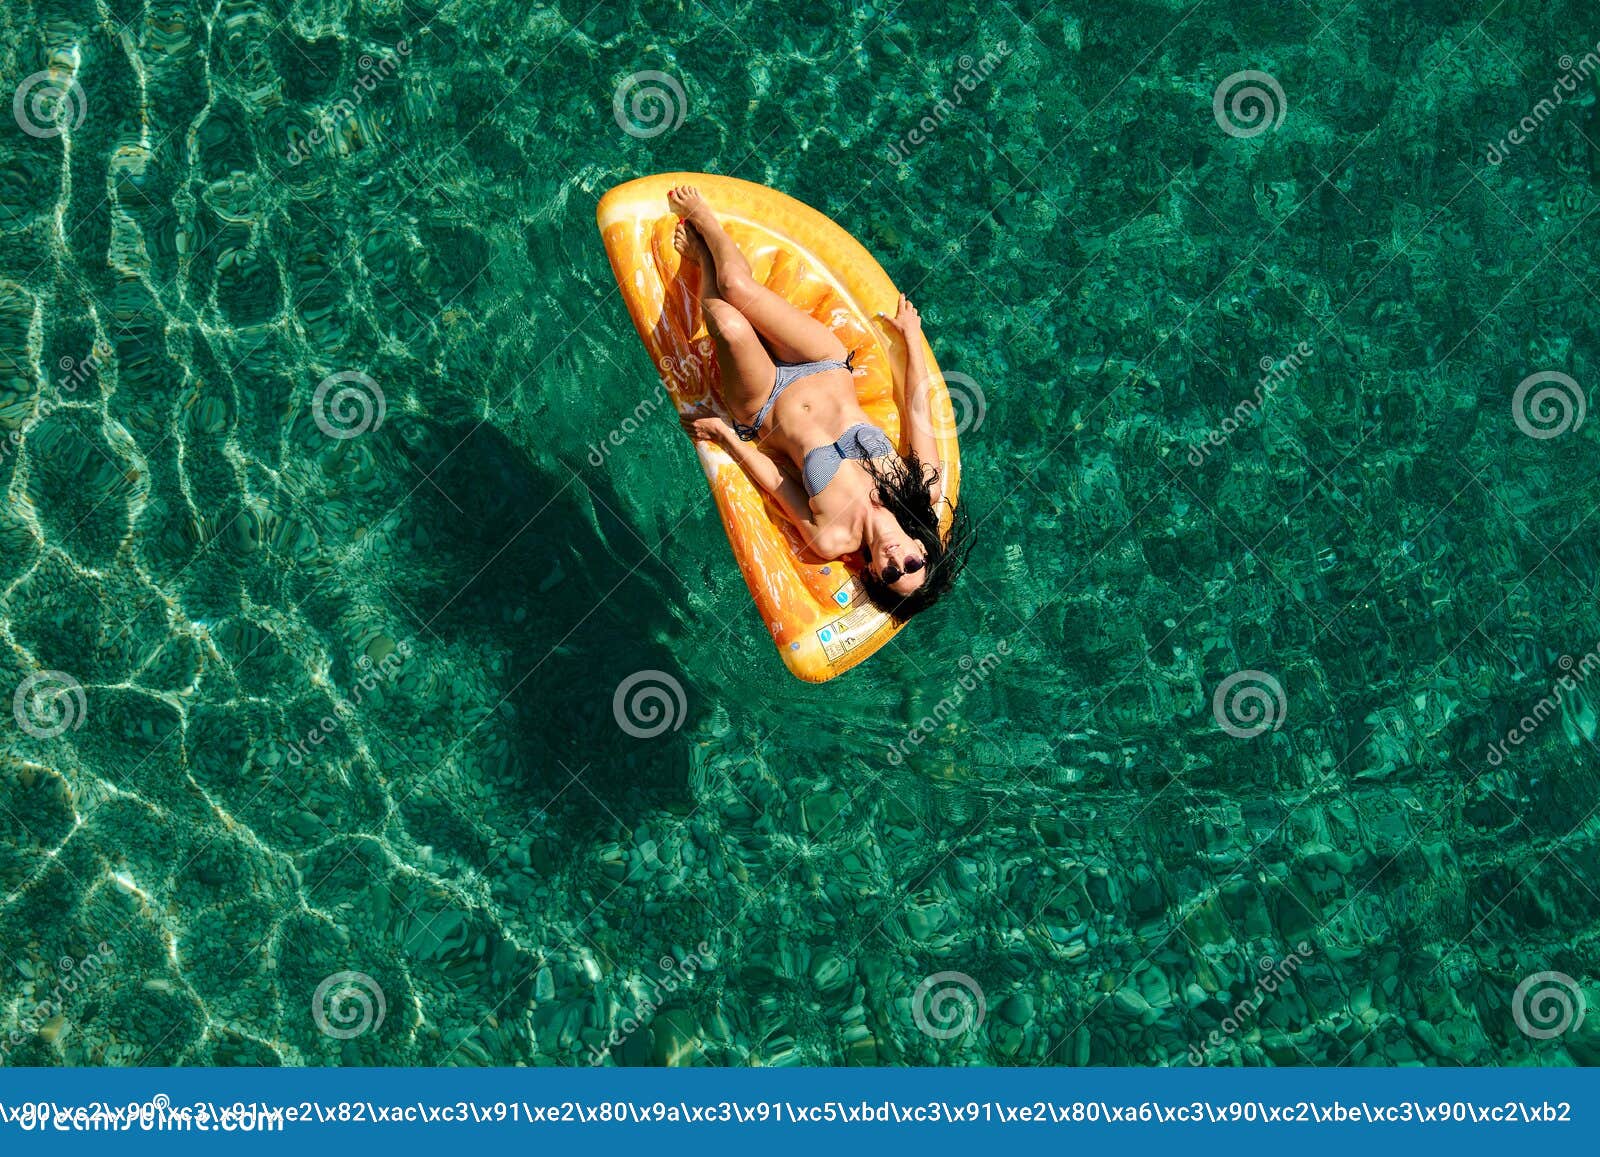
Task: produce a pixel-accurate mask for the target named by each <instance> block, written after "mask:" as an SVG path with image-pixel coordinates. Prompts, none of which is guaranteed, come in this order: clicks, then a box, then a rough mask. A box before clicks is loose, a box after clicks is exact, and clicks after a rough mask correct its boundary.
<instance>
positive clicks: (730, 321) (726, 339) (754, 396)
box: [672, 221, 777, 422]
mask: <svg viewBox="0 0 1600 1157" xmlns="http://www.w3.org/2000/svg"><path fill="white" fill-rule="evenodd" d="M672 245H673V248H675V249H676V250H677V251H678V252H679V253H680V254H681V255H682V257H683V260H684V264H686V265H688V264H694V265H698V266H699V267H700V313H701V316H702V317H704V318H705V322H706V332H707V333H709V334H710V335H711V339H712V341H713V342H715V343H716V347H717V369H718V370H719V371H720V374H721V377H722V402H723V404H724V405H725V406H727V407H728V409H729V410H730V411H732V413H733V416H734V417H735V418H737V419H738V420H739V421H741V422H748V421H749V420H750V419H751V418H752V417H753V416H754V415H755V412H756V411H757V410H759V409H761V407H762V405H763V404H765V402H766V400H767V397H768V395H770V394H771V393H772V385H773V381H774V378H775V375H776V372H777V371H776V368H775V367H774V366H773V364H772V358H771V356H770V355H768V353H767V350H766V347H765V346H763V345H762V344H761V339H760V338H759V337H757V336H756V331H755V329H754V328H753V327H752V326H751V324H750V322H749V320H748V319H746V318H745V316H744V314H742V313H740V312H739V310H738V309H737V308H735V307H734V306H733V304H732V303H730V302H728V301H726V300H724V299H723V298H722V297H720V296H718V293H717V268H716V263H715V261H714V260H713V259H712V257H711V255H710V253H709V252H707V250H706V246H705V243H704V242H702V241H701V240H700V235H699V234H698V233H696V232H695V231H694V230H693V229H692V228H690V227H689V226H688V225H686V224H684V223H683V222H682V221H680V222H678V228H677V230H676V231H675V232H674V233H673V235H672Z"/></svg>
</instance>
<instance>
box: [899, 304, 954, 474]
mask: <svg viewBox="0 0 1600 1157" xmlns="http://www.w3.org/2000/svg"><path fill="white" fill-rule="evenodd" d="M889 324H890V325H892V326H894V328H895V329H897V330H898V331H899V332H900V336H901V338H903V339H904V341H905V347H906V372H905V405H906V415H905V416H906V426H907V428H908V429H909V431H910V435H911V452H912V453H913V454H915V455H916V456H917V457H918V458H919V459H920V460H921V461H922V463H923V465H925V466H933V467H935V468H937V467H938V465H939V442H938V440H937V439H936V438H935V437H934V436H933V392H932V387H931V386H930V384H929V382H928V358H927V355H925V354H924V353H923V352H922V317H921V315H920V314H918V313H917V307H916V306H914V305H912V304H911V299H910V298H908V297H906V295H905V294H903V293H902V294H901V295H900V304H899V306H898V307H897V308H896V309H895V314H894V317H893V318H891V319H890V321H889ZM943 492H944V483H943V481H942V480H941V481H938V482H935V483H934V484H933V500H934V502H938V501H939V497H940V495H941V494H942V493H943Z"/></svg>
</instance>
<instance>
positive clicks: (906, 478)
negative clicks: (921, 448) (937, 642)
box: [859, 453, 972, 623]
mask: <svg viewBox="0 0 1600 1157" xmlns="http://www.w3.org/2000/svg"><path fill="white" fill-rule="evenodd" d="M862 465H864V466H865V467H866V468H867V473H869V474H871V475H872V480H873V482H875V483H876V484H877V487H878V501H879V502H881V503H883V507H884V509H885V510H887V511H888V512H889V513H890V514H892V515H894V517H895V521H897V522H898V523H899V524H900V528H901V529H902V530H904V531H905V532H906V533H907V534H908V535H910V536H911V537H912V538H914V539H916V540H917V542H918V543H919V544H920V545H921V547H922V558H923V562H924V563H925V564H926V565H925V567H924V570H925V571H926V577H924V578H923V580H922V585H921V586H919V587H918V588H917V589H916V590H914V591H912V592H911V593H910V594H909V595H902V594H900V593H899V592H897V591H895V590H893V589H891V588H890V586H889V584H888V583H886V582H884V581H883V580H882V579H881V578H879V577H878V576H877V575H875V574H873V573H872V571H871V569H870V568H866V567H863V568H862V570H861V574H860V576H859V577H860V579H861V586H862V589H863V590H865V591H866V592H867V598H868V599H869V600H870V601H871V603H872V605H873V606H875V607H877V608H878V609H879V610H880V611H882V612H883V613H884V614H886V615H890V616H892V617H893V618H894V620H895V622H897V623H903V622H905V621H906V620H907V619H909V618H910V617H911V616H912V615H915V614H920V613H921V612H922V611H925V610H927V609H928V608H929V607H931V606H933V604H934V603H936V602H938V601H939V600H940V599H941V598H943V597H944V595H945V593H946V592H948V591H949V590H950V587H951V586H952V585H953V584H954V583H955V580H956V576H957V575H958V574H960V573H961V569H962V568H963V567H964V566H966V565H967V555H968V553H970V552H971V550H972V529H971V526H970V524H969V523H968V520H967V512H966V509H965V508H964V507H961V506H952V507H951V509H952V510H953V512H954V514H953V517H952V519H951V522H950V533H949V535H948V536H946V537H941V536H940V534H939V507H938V505H936V504H935V503H934V501H933V485H934V483H935V482H937V481H938V479H939V468H938V467H937V466H933V465H929V464H926V463H924V462H923V461H922V460H921V459H920V458H918V457H917V456H916V454H914V453H913V454H907V455H906V456H905V457H904V458H896V459H894V460H893V461H892V462H887V463H885V464H883V465H879V463H878V461H877V460H875V459H871V458H868V459H866V460H865V461H864V462H863V463H862ZM947 504H949V499H943V500H942V502H941V505H947Z"/></svg>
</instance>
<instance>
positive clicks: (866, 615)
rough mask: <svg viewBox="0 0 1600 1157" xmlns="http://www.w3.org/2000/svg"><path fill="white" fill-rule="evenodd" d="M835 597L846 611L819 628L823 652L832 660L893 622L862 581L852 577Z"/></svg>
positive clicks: (819, 639)
mask: <svg viewBox="0 0 1600 1157" xmlns="http://www.w3.org/2000/svg"><path fill="white" fill-rule="evenodd" d="M833 597H834V601H835V602H837V603H838V604H839V605H840V606H842V607H844V608H845V613H844V614H842V615H840V616H839V617H838V618H837V619H834V620H833V622H831V623H829V624H828V625H827V626H825V627H822V628H820V629H819V630H818V631H817V642H819V643H821V644H822V653H823V654H824V655H826V656H827V657H828V661H829V662H830V663H831V662H833V661H835V660H837V659H838V658H839V657H840V656H841V655H844V654H847V653H848V652H850V651H853V650H855V648H857V647H859V646H860V645H861V644H862V643H864V642H866V641H867V640H868V639H870V638H872V636H873V635H876V634H877V633H878V632H879V631H880V630H882V629H883V628H884V627H886V626H888V625H889V617H888V616H887V615H885V614H884V613H883V612H882V611H880V610H878V608H877V607H875V606H873V605H872V604H871V603H869V602H868V601H867V592H866V591H864V590H862V589H861V584H860V583H858V582H855V581H851V582H850V583H849V585H847V586H844V587H841V588H839V590H838V591H837V592H835V594H834V596H833Z"/></svg>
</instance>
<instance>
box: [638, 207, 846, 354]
mask: <svg viewBox="0 0 1600 1157" xmlns="http://www.w3.org/2000/svg"><path fill="white" fill-rule="evenodd" d="M667 203H668V204H669V205H670V206H672V211H673V212H674V213H676V214H678V215H679V216H680V217H682V218H683V219H684V220H685V221H687V222H689V224H690V225H692V226H694V227H695V229H696V230H697V231H698V232H699V234H700V237H701V239H702V240H703V241H704V242H705V245H706V248H707V249H708V250H709V251H710V254H711V257H712V260H713V262H714V263H715V269H716V282H717V294H718V296H720V297H721V298H722V299H723V300H724V301H726V302H728V303H729V304H731V305H732V306H734V307H735V308H736V309H738V311H739V312H740V313H742V314H744V315H745V317H747V318H749V319H750V322H751V324H752V325H754V326H755V327H756V330H757V331H758V332H759V333H760V334H761V336H762V337H763V338H765V339H766V341H767V344H768V345H770V346H771V347H772V352H773V353H775V354H776V355H777V356H778V359H779V360H780V361H785V362H814V361H821V360H823V359H826V358H832V359H835V360H837V359H840V358H843V357H844V355H845V348H844V343H843V342H841V341H840V340H839V339H838V338H836V337H834V336H833V331H832V330H831V329H829V328H828V327H827V326H825V325H823V324H822V323H821V322H820V321H818V320H817V319H816V318H814V317H811V316H809V315H807V314H804V313H802V312H800V311H799V310H798V309H796V308H795V307H794V306H792V305H790V304H789V303H788V302H787V301H785V300H783V298H781V297H779V296H778V295H777V294H776V293H773V292H772V290H770V289H768V288H767V287H766V286H764V285H760V284H757V282H756V279H755V278H754V277H753V276H751V273H750V263H749V262H748V261H746V260H745V257H744V254H743V253H741V252H739V246H738V245H736V244H734V240H733V238H732V237H729V236H728V233H727V230H725V229H723V227H722V225H721V224H720V223H719V222H718V221H717V217H716V214H715V213H713V212H712V211H711V205H710V204H709V203H708V202H707V201H706V199H705V198H704V197H702V196H701V195H700V191H699V190H698V189H696V188H694V186H692V185H683V186H680V187H678V188H676V189H673V190H672V191H671V192H670V193H668V194H667ZM707 272H708V273H709V272H710V270H709V269H708V270H707Z"/></svg>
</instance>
